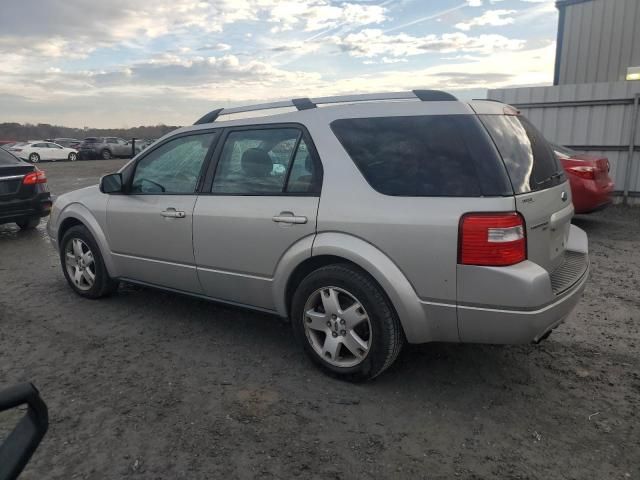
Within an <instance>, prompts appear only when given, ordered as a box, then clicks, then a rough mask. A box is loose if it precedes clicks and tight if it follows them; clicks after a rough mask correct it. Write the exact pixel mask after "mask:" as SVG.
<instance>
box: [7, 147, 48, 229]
mask: <svg viewBox="0 0 640 480" xmlns="http://www.w3.org/2000/svg"><path fill="white" fill-rule="evenodd" d="M50 211H51V194H50V193H49V189H48V188H47V177H46V175H45V173H44V172H43V171H42V170H39V169H38V168H36V167H35V166H34V165H31V164H29V163H27V162H24V161H22V160H20V159H19V158H18V157H16V156H14V155H12V154H11V153H9V152H7V151H6V150H3V149H0V224H3V223H17V224H18V226H19V227H20V228H22V229H23V230H27V229H32V228H35V227H36V226H37V225H38V223H40V218H42V217H46V216H47V215H49V212H50Z"/></svg>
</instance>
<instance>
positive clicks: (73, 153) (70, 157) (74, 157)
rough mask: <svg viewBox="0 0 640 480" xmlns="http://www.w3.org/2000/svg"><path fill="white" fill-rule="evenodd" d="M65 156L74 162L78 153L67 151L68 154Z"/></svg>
mask: <svg viewBox="0 0 640 480" xmlns="http://www.w3.org/2000/svg"><path fill="white" fill-rule="evenodd" d="M67 158H68V159H69V161H70V162H75V161H76V160H77V159H78V154H77V153H75V152H71V153H69V156H68V157H67Z"/></svg>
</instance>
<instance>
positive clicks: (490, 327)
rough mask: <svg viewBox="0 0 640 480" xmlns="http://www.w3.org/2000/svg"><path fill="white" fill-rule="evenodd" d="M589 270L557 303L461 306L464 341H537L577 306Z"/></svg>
mask: <svg viewBox="0 0 640 480" xmlns="http://www.w3.org/2000/svg"><path fill="white" fill-rule="evenodd" d="M588 276H589V275H588V269H587V271H586V272H585V273H584V274H583V275H582V277H581V278H580V279H579V280H578V282H576V284H574V285H573V286H572V288H571V289H570V290H568V291H567V292H566V293H565V294H564V295H562V296H561V297H560V298H559V299H558V300H556V301H554V302H552V303H550V304H548V305H545V306H543V307H541V308H538V309H535V310H511V309H499V308H489V307H474V306H464V305H459V306H458V325H459V327H460V337H461V340H462V341H463V342H470V343H493V344H518V343H530V342H537V341H539V340H541V339H542V338H544V337H545V336H546V334H548V333H549V332H550V331H551V330H553V329H554V328H556V327H557V326H558V325H560V324H561V323H562V322H564V320H565V319H566V318H567V317H568V316H569V314H570V313H571V312H572V311H573V309H574V308H575V307H576V305H577V304H578V302H579V301H580V298H581V297H582V293H583V292H584V288H585V286H586V283H587V279H588Z"/></svg>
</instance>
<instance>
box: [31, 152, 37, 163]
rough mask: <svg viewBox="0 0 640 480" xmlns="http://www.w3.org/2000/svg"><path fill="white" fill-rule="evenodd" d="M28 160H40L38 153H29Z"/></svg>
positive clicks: (34, 161) (33, 161)
mask: <svg viewBox="0 0 640 480" xmlns="http://www.w3.org/2000/svg"><path fill="white" fill-rule="evenodd" d="M29 161H30V162H31V163H38V162H39V161H40V155H38V154H37V153H32V154H31V155H29Z"/></svg>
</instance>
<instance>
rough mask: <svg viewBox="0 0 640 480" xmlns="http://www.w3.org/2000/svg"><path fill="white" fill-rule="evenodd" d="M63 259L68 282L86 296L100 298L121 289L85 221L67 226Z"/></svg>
mask: <svg viewBox="0 0 640 480" xmlns="http://www.w3.org/2000/svg"><path fill="white" fill-rule="evenodd" d="M60 261H61V263H62V271H63V272H64V276H65V278H66V279H67V282H68V283H69V285H70V286H71V288H73V290H74V291H75V292H76V293H77V294H78V295H81V296H83V297H86V298H92V299H93V298H101V297H104V296H107V295H110V294H111V293H113V292H115V291H116V290H117V289H118V283H119V282H118V281H116V280H114V279H112V278H111V277H109V274H108V272H107V268H106V267H105V265H104V260H103V259H102V254H101V253H100V249H99V248H98V244H97V243H96V241H95V239H94V238H93V235H91V232H89V230H87V228H86V227H84V226H82V225H76V226H74V227H71V228H70V229H69V230H67V231H66V232H65V234H64V236H63V237H62V241H61V242H60Z"/></svg>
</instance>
